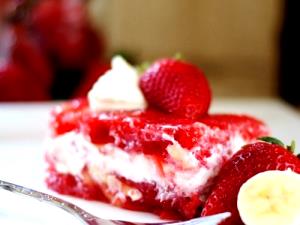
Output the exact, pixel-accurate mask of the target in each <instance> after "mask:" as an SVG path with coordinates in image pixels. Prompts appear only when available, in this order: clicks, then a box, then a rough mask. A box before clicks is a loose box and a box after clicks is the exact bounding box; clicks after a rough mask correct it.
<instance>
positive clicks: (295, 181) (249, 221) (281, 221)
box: [237, 170, 300, 225]
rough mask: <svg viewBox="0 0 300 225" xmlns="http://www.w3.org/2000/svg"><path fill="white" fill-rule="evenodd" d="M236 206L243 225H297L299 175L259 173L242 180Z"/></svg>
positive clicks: (299, 208)
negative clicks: (245, 180)
mask: <svg viewBox="0 0 300 225" xmlns="http://www.w3.org/2000/svg"><path fill="white" fill-rule="evenodd" d="M237 207H238V211H239V213H240V216H241V219H242V221H243V222H244V223H245V224H246V225H300V174H297V173H295V172H292V171H291V170H286V171H278V170H271V171H266V172H262V173H259V174H257V175H255V176H253V177H252V178H250V179H249V180H248V181H247V182H245V183H244V184H243V185H242V187H241V188H240V191H239V193H238V199H237Z"/></svg>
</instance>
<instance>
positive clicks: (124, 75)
mask: <svg viewBox="0 0 300 225" xmlns="http://www.w3.org/2000/svg"><path fill="white" fill-rule="evenodd" d="M111 65H112V69H111V70H109V71H107V72H106V73H105V74H104V75H103V76H101V77H100V78H99V79H98V81H97V82H96V83H95V84H94V86H93V88H92V89H91V90H90V91H89V93H88V100H89V104H90V107H91V109H92V110H96V111H98V110H120V109H126V110H133V109H144V108H145V107H146V106H147V103H146V100H145V98H144V95H143V93H142V91H141V89H140V88H139V75H138V72H137V71H136V69H135V68H134V67H133V66H131V65H129V64H128V63H127V62H126V61H125V60H124V59H123V58H122V57H121V56H115V57H114V58H113V59H112V62H111Z"/></svg>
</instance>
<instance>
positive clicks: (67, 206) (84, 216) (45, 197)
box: [0, 180, 231, 225]
mask: <svg viewBox="0 0 300 225" xmlns="http://www.w3.org/2000/svg"><path fill="white" fill-rule="evenodd" d="M0 189H4V190H7V191H10V192H12V193H18V194H21V195H25V196H28V197H31V198H34V199H37V200H39V201H41V202H46V203H50V204H52V205H54V206H56V207H59V208H61V209H63V210H65V211H67V212H69V213H71V214H72V215H73V216H75V217H77V218H78V219H80V220H81V222H83V223H85V224H87V225H217V224H218V223H220V222H221V221H223V220H224V219H226V218H228V217H229V216H230V215H231V214H230V213H229V212H225V213H220V214H216V215H213V216H207V217H200V218H196V219H191V220H186V221H179V222H166V223H135V222H125V221H117V220H107V219H102V218H99V217H96V216H94V215H91V214H90V213H88V212H86V211H85V210H83V209H81V208H80V207H78V206H77V205H74V204H72V203H70V202H67V201H65V200H63V199H60V198H57V197H55V196H52V195H49V194H46V193H43V192H39V191H36V190H33V189H30V188H26V187H23V186H21V185H17V184H13V183H9V182H6V181H3V180H0Z"/></svg>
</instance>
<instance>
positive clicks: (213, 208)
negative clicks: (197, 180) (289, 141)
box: [201, 142, 300, 225]
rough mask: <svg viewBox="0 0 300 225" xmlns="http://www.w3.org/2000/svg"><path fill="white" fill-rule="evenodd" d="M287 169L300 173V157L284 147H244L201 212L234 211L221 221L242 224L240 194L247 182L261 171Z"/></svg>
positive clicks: (221, 175) (227, 166)
mask: <svg viewBox="0 0 300 225" xmlns="http://www.w3.org/2000/svg"><path fill="white" fill-rule="evenodd" d="M287 169H291V170H292V171H294V172H296V173H300V160H299V159H298V158H297V157H296V156H295V155H293V154H292V152H290V151H289V150H287V149H285V148H284V147H282V146H280V145H278V144H271V143H267V142H257V143H254V144H249V145H246V146H244V147H243V148H242V149H241V150H240V151H239V152H237V153H236V154H235V155H234V156H233V157H232V158H231V159H230V160H229V161H228V162H227V163H226V164H225V165H224V166H223V168H222V169H221V171H220V173H219V176H218V178H217V180H216V184H215V186H214V188H213V190H212V192H211V194H210V195H209V197H208V199H207V201H206V203H205V205H204V208H203V211H202V214H201V215H202V216H208V215H213V214H216V213H221V212H231V217H230V218H228V219H227V220H225V221H224V222H222V223H221V224H222V225H242V224H243V222H242V221H241V218H240V215H239V212H238V209H237V196H238V192H239V190H240V187H241V186H242V185H243V183H245V182H246V181H247V180H248V179H249V178H251V177H253V176H254V175H256V174H258V173H260V172H264V171H267V170H281V171H284V170H287Z"/></svg>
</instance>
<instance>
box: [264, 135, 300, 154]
mask: <svg viewBox="0 0 300 225" xmlns="http://www.w3.org/2000/svg"><path fill="white" fill-rule="evenodd" d="M258 140H261V141H265V142H268V143H271V144H276V145H280V146H282V147H284V148H286V149H287V150H289V151H290V152H292V153H295V149H296V142H295V141H294V140H292V142H291V144H290V145H285V144H284V143H283V142H282V141H280V140H279V139H277V138H274V137H268V136H266V137H260V138H258Z"/></svg>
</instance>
